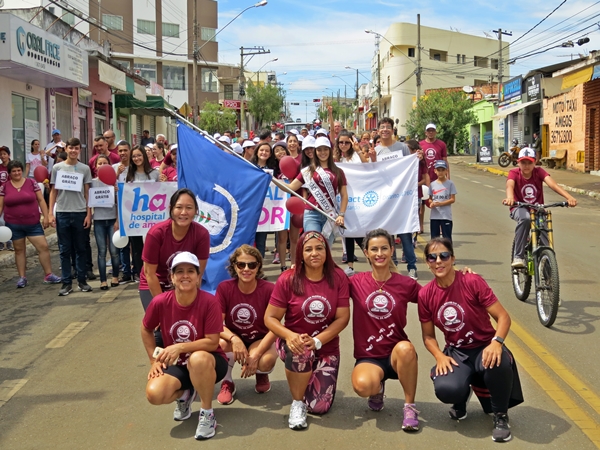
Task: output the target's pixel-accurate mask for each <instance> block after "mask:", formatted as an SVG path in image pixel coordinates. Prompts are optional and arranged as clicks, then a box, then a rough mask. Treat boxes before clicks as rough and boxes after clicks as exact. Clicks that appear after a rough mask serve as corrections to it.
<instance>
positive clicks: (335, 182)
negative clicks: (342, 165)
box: [296, 169, 346, 210]
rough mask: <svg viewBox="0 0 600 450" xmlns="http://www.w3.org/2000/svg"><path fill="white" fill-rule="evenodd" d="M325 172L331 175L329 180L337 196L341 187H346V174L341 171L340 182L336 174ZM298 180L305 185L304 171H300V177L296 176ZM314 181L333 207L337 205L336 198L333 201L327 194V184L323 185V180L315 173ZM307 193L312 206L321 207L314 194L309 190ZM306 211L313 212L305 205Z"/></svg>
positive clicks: (326, 170)
mask: <svg viewBox="0 0 600 450" xmlns="http://www.w3.org/2000/svg"><path fill="white" fill-rule="evenodd" d="M324 170H325V172H326V173H327V175H329V179H330V180H331V186H332V187H333V190H334V192H335V193H336V194H338V193H339V192H340V189H339V188H340V187H341V186H346V175H345V174H344V171H343V170H342V169H339V170H340V173H341V176H340V179H339V180H338V179H337V177H336V176H335V175H334V173H333V172H332V171H331V170H329V169H324ZM296 180H299V181H302V183H304V177H303V176H302V171H300V173H298V175H297V176H296ZM313 180H315V182H316V183H317V185H318V186H319V188H320V189H321V191H322V192H323V194H324V195H325V197H327V198H328V199H329V202H330V203H331V204H332V205H336V204H337V203H336V200H335V198H334V199H333V200H332V199H331V198H330V197H329V193H328V192H327V188H326V187H325V184H324V183H323V180H321V177H320V176H319V174H318V173H317V172H316V171H315V173H313ZM306 192H307V193H308V198H307V200H308V202H309V203H310V204H311V205H314V206H317V207H319V204H318V203H317V200H316V199H315V198H314V197H313V195H312V193H311V192H310V190H309V189H306ZM304 209H305V210H312V208H311V207H310V206H309V205H307V204H305V205H304Z"/></svg>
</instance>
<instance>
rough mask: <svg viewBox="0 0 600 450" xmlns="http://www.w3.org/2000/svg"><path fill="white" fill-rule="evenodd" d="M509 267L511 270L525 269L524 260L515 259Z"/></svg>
mask: <svg viewBox="0 0 600 450" xmlns="http://www.w3.org/2000/svg"><path fill="white" fill-rule="evenodd" d="M510 266H511V267H512V268H513V269H522V268H524V267H525V260H524V259H523V258H515V259H513V262H512V264H511V265H510Z"/></svg>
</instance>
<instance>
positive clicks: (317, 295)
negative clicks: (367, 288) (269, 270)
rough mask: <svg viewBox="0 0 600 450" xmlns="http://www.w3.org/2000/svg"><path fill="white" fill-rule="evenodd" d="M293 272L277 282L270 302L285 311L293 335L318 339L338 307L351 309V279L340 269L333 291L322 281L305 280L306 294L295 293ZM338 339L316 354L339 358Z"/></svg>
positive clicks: (288, 272) (288, 271)
mask: <svg viewBox="0 0 600 450" xmlns="http://www.w3.org/2000/svg"><path fill="white" fill-rule="evenodd" d="M293 273H294V271H293V270H286V271H285V272H283V274H281V276H280V277H279V278H278V280H277V283H275V289H273V293H272V294H271V300H269V303H270V304H271V305H273V306H275V307H277V308H285V309H286V312H285V327H286V328H287V329H288V330H291V331H293V332H294V333H298V334H303V333H306V334H308V335H309V336H316V335H318V334H319V333H320V332H321V331H323V330H325V329H326V328H327V327H328V326H329V325H330V324H331V322H333V320H334V318H335V314H336V311H337V309H338V308H348V307H349V306H350V300H349V296H350V295H349V290H348V277H347V276H346V274H345V273H344V272H343V271H342V270H341V269H339V268H337V267H336V269H335V276H334V283H333V288H330V287H329V284H327V280H326V279H325V278H323V279H322V280H320V281H317V282H314V281H310V280H308V279H307V280H306V281H305V283H304V295H296V294H294V292H293V291H292V274H293ZM339 353H340V347H339V337H338V336H336V337H335V338H333V339H332V340H331V341H329V342H328V343H326V344H323V347H321V350H319V351H318V352H317V355H319V356H331V355H339Z"/></svg>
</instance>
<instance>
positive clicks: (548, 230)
mask: <svg viewBox="0 0 600 450" xmlns="http://www.w3.org/2000/svg"><path fill="white" fill-rule="evenodd" d="M514 206H517V207H520V206H522V207H527V208H529V212H530V214H531V230H530V234H529V239H528V240H527V246H526V247H525V258H524V259H525V267H521V268H515V267H511V271H512V283H513V289H514V291H515V295H516V297H517V298H518V299H519V300H521V301H525V300H527V298H529V292H530V290H531V281H532V278H533V281H534V282H535V300H536V306H537V313H538V318H539V319H540V322H541V323H542V325H544V326H545V327H551V326H552V324H554V321H555V320H556V314H557V312H558V307H559V305H560V282H559V277H558V263H557V262H556V254H555V252H554V238H553V231H552V213H551V212H550V211H548V209H549V208H553V207H556V206H561V207H565V206H569V204H568V203H567V202H557V203H551V204H547V205H533V204H531V203H521V202H515V203H514ZM542 234H545V239H546V240H547V241H548V242H547V244H546V243H545V242H543V241H544V239H543V238H542ZM514 250H515V241H514V240H513V245H512V253H511V263H512V259H513V258H514V254H515V253H514Z"/></svg>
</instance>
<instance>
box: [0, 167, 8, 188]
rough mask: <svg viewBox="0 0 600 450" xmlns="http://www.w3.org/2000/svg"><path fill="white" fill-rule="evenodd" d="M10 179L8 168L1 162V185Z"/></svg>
mask: <svg viewBox="0 0 600 450" xmlns="http://www.w3.org/2000/svg"><path fill="white" fill-rule="evenodd" d="M7 181H8V169H7V168H6V166H5V165H4V164H2V163H0V186H2V185H3V184H4V183H6V182H7Z"/></svg>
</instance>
